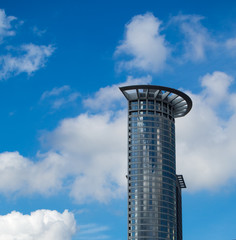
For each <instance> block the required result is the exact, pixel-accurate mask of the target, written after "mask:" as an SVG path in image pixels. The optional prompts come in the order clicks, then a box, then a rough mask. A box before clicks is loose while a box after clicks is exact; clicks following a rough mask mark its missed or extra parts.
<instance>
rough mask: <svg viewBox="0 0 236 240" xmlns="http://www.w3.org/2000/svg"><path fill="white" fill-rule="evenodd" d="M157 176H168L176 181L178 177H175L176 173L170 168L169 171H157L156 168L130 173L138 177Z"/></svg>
mask: <svg viewBox="0 0 236 240" xmlns="http://www.w3.org/2000/svg"><path fill="white" fill-rule="evenodd" d="M153 173H155V174H157V175H158V176H166V177H169V178H172V179H173V180H176V175H175V171H174V170H173V169H171V168H169V169H168V170H167V171H166V170H163V169H162V170H160V169H156V168H144V169H143V168H141V169H132V170H130V171H129V175H136V174H142V175H145V174H147V175H148V174H153Z"/></svg>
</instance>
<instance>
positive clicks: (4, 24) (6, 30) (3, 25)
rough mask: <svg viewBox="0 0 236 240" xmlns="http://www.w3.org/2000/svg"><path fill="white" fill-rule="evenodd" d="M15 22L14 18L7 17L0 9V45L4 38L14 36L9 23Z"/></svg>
mask: <svg viewBox="0 0 236 240" xmlns="http://www.w3.org/2000/svg"><path fill="white" fill-rule="evenodd" d="M13 20H16V17H14V16H7V15H6V13H5V11H4V10H3V9H0V43H1V42H2V41H3V39H4V38H5V37H8V36H14V35H15V31H14V30H13V29H12V25H11V22H12V21H13Z"/></svg>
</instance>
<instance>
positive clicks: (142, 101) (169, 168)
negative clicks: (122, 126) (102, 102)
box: [120, 85, 192, 240]
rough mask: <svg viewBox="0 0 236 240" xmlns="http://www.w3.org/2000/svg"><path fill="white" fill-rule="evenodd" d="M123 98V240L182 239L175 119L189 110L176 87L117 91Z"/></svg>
mask: <svg viewBox="0 0 236 240" xmlns="http://www.w3.org/2000/svg"><path fill="white" fill-rule="evenodd" d="M120 90H121V91H122V93H123V94H124V96H125V97H126V99H127V100H128V174H127V179H128V240H182V197H181V188H185V187H186V185H185V182H184V179H183V176H182V175H176V161H175V118H178V117H183V116H185V115H186V114H187V113H188V112H189V111H190V110H191V108H192V101H191V99H190V98H189V97H188V96H187V95H186V94H185V93H183V92H181V91H178V90H176V89H172V88H167V87H162V86H152V85H136V86H126V87H121V88H120Z"/></svg>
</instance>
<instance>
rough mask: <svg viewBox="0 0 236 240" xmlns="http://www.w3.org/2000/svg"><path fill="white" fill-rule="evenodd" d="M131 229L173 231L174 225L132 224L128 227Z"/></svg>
mask: <svg viewBox="0 0 236 240" xmlns="http://www.w3.org/2000/svg"><path fill="white" fill-rule="evenodd" d="M130 230H131V231H136V232H137V231H140V230H141V231H142V230H148V231H154V232H156V231H160V232H173V231H174V226H173V227H164V226H153V225H151V226H150V225H132V226H131V227H130Z"/></svg>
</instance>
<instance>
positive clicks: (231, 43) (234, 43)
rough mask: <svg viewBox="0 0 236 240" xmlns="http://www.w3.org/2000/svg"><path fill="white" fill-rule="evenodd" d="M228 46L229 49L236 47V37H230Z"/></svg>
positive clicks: (227, 42)
mask: <svg viewBox="0 0 236 240" xmlns="http://www.w3.org/2000/svg"><path fill="white" fill-rule="evenodd" d="M226 47H227V48H228V49H235V48H236V38H230V39H228V40H227V41H226Z"/></svg>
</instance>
